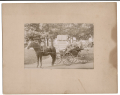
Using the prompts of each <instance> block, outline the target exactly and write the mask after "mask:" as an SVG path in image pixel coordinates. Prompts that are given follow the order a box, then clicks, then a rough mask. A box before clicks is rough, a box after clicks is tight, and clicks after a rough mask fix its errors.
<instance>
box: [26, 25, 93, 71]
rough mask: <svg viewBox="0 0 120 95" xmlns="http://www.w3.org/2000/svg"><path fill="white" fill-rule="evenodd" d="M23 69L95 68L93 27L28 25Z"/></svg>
mask: <svg viewBox="0 0 120 95" xmlns="http://www.w3.org/2000/svg"><path fill="white" fill-rule="evenodd" d="M24 68H36V69H94V25H93V24H92V23H25V24H24Z"/></svg>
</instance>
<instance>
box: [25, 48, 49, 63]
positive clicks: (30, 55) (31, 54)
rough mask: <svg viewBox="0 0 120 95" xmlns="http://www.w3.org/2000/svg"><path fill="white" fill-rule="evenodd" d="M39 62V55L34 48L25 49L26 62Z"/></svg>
mask: <svg viewBox="0 0 120 95" xmlns="http://www.w3.org/2000/svg"><path fill="white" fill-rule="evenodd" d="M48 57H49V56H44V57H43V58H42V59H43V60H44V59H46V58H48ZM35 62H37V56H36V54H35V51H34V50H33V49H24V64H32V63H35Z"/></svg>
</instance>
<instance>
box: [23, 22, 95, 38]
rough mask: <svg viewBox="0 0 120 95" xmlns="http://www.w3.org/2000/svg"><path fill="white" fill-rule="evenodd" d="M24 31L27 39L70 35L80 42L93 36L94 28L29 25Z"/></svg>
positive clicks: (47, 24)
mask: <svg viewBox="0 0 120 95" xmlns="http://www.w3.org/2000/svg"><path fill="white" fill-rule="evenodd" d="M24 30H25V37H26V38H33V37H36V36H40V37H48V38H51V37H52V38H53V39H54V38H56V37H57V35H69V37H76V39H78V40H79V39H88V38H89V37H90V35H91V36H93V33H94V32H93V31H94V26H93V24H86V23H30V24H29V23H28V24H25V26H24Z"/></svg>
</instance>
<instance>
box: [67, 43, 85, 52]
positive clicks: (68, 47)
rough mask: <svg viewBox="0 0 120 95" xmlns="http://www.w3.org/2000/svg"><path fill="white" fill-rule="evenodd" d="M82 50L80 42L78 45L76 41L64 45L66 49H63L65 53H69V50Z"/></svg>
mask: <svg viewBox="0 0 120 95" xmlns="http://www.w3.org/2000/svg"><path fill="white" fill-rule="evenodd" d="M81 50H83V46H82V44H81V45H78V44H77V43H72V44H69V45H68V46H67V47H66V50H65V53H69V52H79V51H81Z"/></svg>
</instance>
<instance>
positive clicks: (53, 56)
mask: <svg viewBox="0 0 120 95" xmlns="http://www.w3.org/2000/svg"><path fill="white" fill-rule="evenodd" d="M51 50H52V54H51V56H52V59H53V61H52V64H53V65H54V63H55V61H56V48H55V47H52V48H51Z"/></svg>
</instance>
